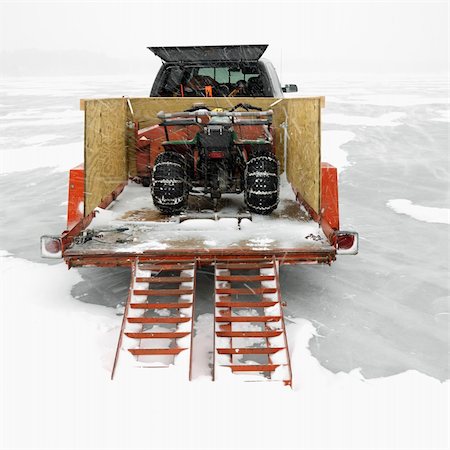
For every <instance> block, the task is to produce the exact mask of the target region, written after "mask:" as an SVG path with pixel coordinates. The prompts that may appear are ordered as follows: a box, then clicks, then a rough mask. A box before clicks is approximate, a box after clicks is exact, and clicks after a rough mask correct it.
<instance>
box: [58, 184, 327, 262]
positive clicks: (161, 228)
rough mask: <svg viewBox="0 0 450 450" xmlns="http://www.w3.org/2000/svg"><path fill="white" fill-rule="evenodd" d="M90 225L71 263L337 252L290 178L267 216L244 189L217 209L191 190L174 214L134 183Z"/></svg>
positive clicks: (309, 256) (310, 258)
mask: <svg viewBox="0 0 450 450" xmlns="http://www.w3.org/2000/svg"><path fill="white" fill-rule="evenodd" d="M87 230H88V231H89V230H93V231H94V232H95V236H94V237H93V238H92V239H89V240H87V241H86V242H81V241H80V240H78V243H74V244H72V245H71V247H69V248H68V249H66V250H65V252H64V257H65V259H66V260H67V261H68V262H69V264H70V265H78V266H79V265H122V264H123V265H128V264H129V258H130V257H136V256H139V255H142V256H151V257H155V256H158V255H160V256H165V257H168V256H172V257H174V256H177V255H178V256H183V255H189V256H191V257H192V256H194V257H198V258H199V259H206V260H211V259H214V258H220V257H221V256H226V255H240V256H242V257H247V258H248V257H251V256H258V257H259V256H263V255H277V257H278V258H282V257H283V256H284V258H285V259H286V260H290V259H293V261H292V262H301V261H302V260H304V262H310V263H311V262H331V260H333V259H334V253H335V248H334V247H333V246H331V245H330V243H329V241H328V239H327V238H326V236H325V234H324V233H323V232H322V230H321V228H320V227H319V225H318V223H317V222H315V221H314V220H312V219H311V218H310V217H309V215H308V214H307V212H306V211H305V210H304V209H302V208H301V207H300V205H299V204H298V203H297V202H296V200H295V197H294V194H293V192H292V190H291V188H290V185H289V184H288V183H287V182H284V183H282V187H281V192H280V204H279V206H278V208H277V209H276V210H275V211H274V212H273V213H272V214H270V215H268V216H260V215H256V214H253V215H251V216H250V215H249V214H248V213H247V212H246V209H245V204H244V198H243V195H242V194H241V195H239V194H227V195H224V196H223V198H222V199H221V201H220V205H219V212H218V213H214V211H213V210H212V205H211V203H210V200H209V199H208V198H207V197H205V196H203V195H191V196H190V200H189V210H188V212H187V214H186V215H182V216H172V217H169V216H165V215H163V214H161V213H160V212H159V211H158V210H157V209H156V208H155V207H154V205H153V202H152V198H151V194H150V189H148V188H144V187H143V186H141V185H139V184H135V183H133V182H130V183H129V184H128V185H127V186H126V187H125V189H124V190H123V192H122V193H121V194H120V195H119V197H118V198H117V199H116V200H115V201H114V202H112V203H111V205H110V206H109V207H108V208H107V209H104V210H102V209H100V210H99V212H98V213H97V215H96V217H95V218H94V220H93V221H92V222H91V224H90V225H89V227H88V228H87ZM295 255H297V256H295ZM101 262H104V263H105V264H101Z"/></svg>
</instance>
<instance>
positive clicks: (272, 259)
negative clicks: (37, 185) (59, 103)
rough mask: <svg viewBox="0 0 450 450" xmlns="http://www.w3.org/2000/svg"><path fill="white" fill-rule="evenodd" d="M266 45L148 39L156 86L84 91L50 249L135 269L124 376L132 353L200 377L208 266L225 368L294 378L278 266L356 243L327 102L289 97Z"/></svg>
mask: <svg viewBox="0 0 450 450" xmlns="http://www.w3.org/2000/svg"><path fill="white" fill-rule="evenodd" d="M266 47H267V46H265V45H244V46H212V47H149V48H150V49H151V50H152V51H153V52H154V53H155V54H156V55H157V56H159V57H161V58H162V59H163V64H162V67H161V69H160V71H159V73H158V75H157V77H156V80H155V82H154V84H153V88H152V91H151V96H150V97H146V98H126V97H122V98H108V99H89V100H82V101H81V109H82V110H83V111H84V115H85V137H84V155H85V158H84V163H83V164H81V165H79V166H78V167H75V168H73V169H72V170H71V171H70V173H69V184H68V210H67V229H66V230H65V231H63V232H62V233H61V235H59V236H42V238H41V253H42V256H43V257H46V258H63V259H64V260H65V262H66V263H67V265H68V266H69V268H70V267H119V266H122V267H129V268H130V269H131V282H130V288H129V294H128V298H127V299H124V305H125V307H124V313H123V321H122V325H121V327H120V330H118V344H117V349H116V356H115V358H114V363H113V364H112V375H114V374H115V373H116V371H117V369H118V367H119V366H120V365H119V364H118V362H119V359H121V360H123V361H124V362H130V356H131V359H132V361H133V363H134V364H135V365H137V366H139V367H171V368H178V369H180V370H181V371H184V373H185V375H186V376H189V377H190V374H191V366H192V364H191V362H192V342H193V340H192V338H193V333H194V331H193V325H194V307H195V296H196V280H197V277H196V273H197V269H198V268H199V267H205V266H211V267H212V269H213V275H214V282H213V283H214V295H213V296H212V297H211V301H212V302H214V304H215V316H214V328H213V332H214V349H213V359H214V361H213V365H212V367H213V368H212V372H213V374H212V375H213V379H219V378H221V377H222V376H223V377H224V378H226V377H227V376H228V375H229V374H231V373H234V374H239V375H242V376H243V377H244V379H248V380H251V381H254V378H255V377H256V378H258V379H263V380H266V379H270V380H272V381H274V380H278V381H283V382H284V383H285V384H291V382H292V374H291V370H290V359H289V350H288V345H287V338H286V332H285V326H284V319H283V304H284V303H283V302H282V289H283V287H282V286H280V279H279V268H280V266H282V265H285V264H300V265H301V264H331V263H332V262H333V261H334V260H335V259H336V255H338V254H356V253H357V251H358V234H357V233H356V232H354V231H345V230H341V229H340V225H339V224H340V218H339V201H338V179H337V170H336V168H335V167H333V166H331V165H330V164H328V163H327V162H325V161H321V147H320V145H321V139H320V137H321V136H320V134H321V131H320V115H321V109H322V107H323V106H324V98H323V97H309V98H305V97H303V98H301V97H299V98H284V97H283V89H281V86H280V83H279V81H278V77H277V76H276V73H275V70H274V68H273V66H272V65H271V64H270V63H269V62H268V61H264V60H262V59H261V56H262V54H263V52H264V50H265V49H266ZM294 90H296V88H295V86H293V85H288V86H287V87H285V89H284V91H291V92H292V91H294ZM225 143H226V144H225ZM161 155H165V156H164V158H162V156H161ZM158 164H159V166H160V168H158ZM161 168H164V170H162V169H161ZM180 186H181V187H180ZM155 192H156V194H155ZM242 193H244V195H242ZM219 194H220V195H219ZM252 195H253V197H252ZM180 198H181V200H182V201H181V203H180ZM255 199H256V200H255ZM264 199H266V200H267V199H268V200H267V201H268V203H269V204H270V205H269V206H270V208H268V209H266V210H264V205H265V203H263V200H264ZM269 200H270V201H269ZM170 205H176V208H171V207H169V206H170ZM258 208H259V209H258ZM119 357H120V358H119Z"/></svg>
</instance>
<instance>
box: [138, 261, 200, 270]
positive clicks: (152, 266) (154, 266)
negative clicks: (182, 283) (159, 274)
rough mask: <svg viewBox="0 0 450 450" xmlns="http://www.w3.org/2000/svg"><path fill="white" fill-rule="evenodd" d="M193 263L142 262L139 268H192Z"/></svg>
mask: <svg viewBox="0 0 450 450" xmlns="http://www.w3.org/2000/svg"><path fill="white" fill-rule="evenodd" d="M193 268H194V264H193V263H192V264H142V265H140V266H139V269H140V270H180V271H181V270H192V269H193Z"/></svg>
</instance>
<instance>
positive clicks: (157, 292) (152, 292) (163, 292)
mask: <svg viewBox="0 0 450 450" xmlns="http://www.w3.org/2000/svg"><path fill="white" fill-rule="evenodd" d="M193 292H194V291H193V290H192V289H135V290H134V291H133V294H134V295H146V296H148V297H160V296H161V297H163V296H174V295H191V294H192V293H193Z"/></svg>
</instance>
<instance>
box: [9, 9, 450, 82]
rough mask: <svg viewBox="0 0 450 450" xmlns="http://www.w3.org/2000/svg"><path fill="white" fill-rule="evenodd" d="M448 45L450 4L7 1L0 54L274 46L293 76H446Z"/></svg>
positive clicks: (126, 55) (272, 51)
mask: <svg viewBox="0 0 450 450" xmlns="http://www.w3.org/2000/svg"><path fill="white" fill-rule="evenodd" d="M448 41H449V3H448V2H447V1H443V2H432V1H422V2H417V1H416V2H408V1H402V2H386V1H384V2H382V1H378V2H365V1H354V2H338V1H335V2H318V1H315V2H285V3H282V2H264V1H255V2H245V3H244V2H234V1H228V2H224V3H222V2H214V1H212V0H210V1H205V2H192V1H184V2H170V1H164V2H149V1H147V2H102V1H96V2H92V1H89V2H88V1H85V2H82V1H78V2H66V1H57V2H39V1H34V2H29V3H25V2H19V1H14V2H2V1H0V51H17V50H23V49H38V50H64V51H67V52H70V51H71V50H89V51H94V52H98V53H101V54H103V55H105V56H112V57H118V58H123V59H127V60H130V61H138V62H141V61H143V60H145V59H147V60H148V62H146V64H151V65H154V64H155V65H156V64H159V60H158V59H157V58H155V57H154V56H153V55H151V54H150V53H149V51H148V50H146V46H149V45H189V44H204V45H205V44H223V43H226V44H239V43H268V44H270V46H269V50H268V51H267V53H266V56H267V57H268V58H270V59H272V60H273V62H274V64H275V65H276V66H277V67H278V69H279V70H285V71H286V72H290V71H292V70H293V68H295V67H298V66H299V65H300V66H301V67H302V69H303V70H304V71H307V72H315V71H318V72H320V71H336V72H346V71H348V72H378V71H382V72H408V73H420V72H442V71H445V70H446V69H447V68H448V62H449V58H448V52H449V48H448V47H449V45H448ZM281 65H282V68H281V67H280V66H281Z"/></svg>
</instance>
